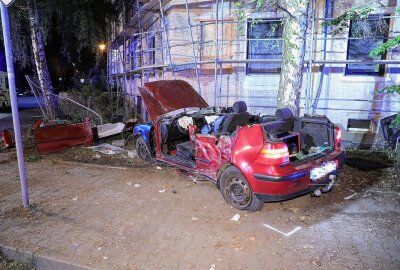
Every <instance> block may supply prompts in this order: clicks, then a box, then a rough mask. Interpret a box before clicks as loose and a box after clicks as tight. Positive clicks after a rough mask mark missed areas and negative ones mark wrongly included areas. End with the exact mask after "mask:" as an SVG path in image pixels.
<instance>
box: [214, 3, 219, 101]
mask: <svg viewBox="0 0 400 270" xmlns="http://www.w3.org/2000/svg"><path fill="white" fill-rule="evenodd" d="M218 4H219V1H218V0H215V9H216V11H215V64H214V106H215V107H217V68H218V60H219V49H218V37H219V33H218V18H219V15H218V13H219V6H218Z"/></svg>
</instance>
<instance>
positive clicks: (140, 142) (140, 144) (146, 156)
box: [136, 137, 152, 161]
mask: <svg viewBox="0 0 400 270" xmlns="http://www.w3.org/2000/svg"><path fill="white" fill-rule="evenodd" d="M136 152H137V155H138V157H139V158H141V159H143V160H146V161H151V159H152V158H151V152H150V150H149V147H148V146H147V144H146V142H145V141H144V139H143V138H142V137H139V138H137V139H136Z"/></svg>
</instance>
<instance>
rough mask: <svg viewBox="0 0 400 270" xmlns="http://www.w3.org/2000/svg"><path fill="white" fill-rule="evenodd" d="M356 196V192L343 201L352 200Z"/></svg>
mask: <svg viewBox="0 0 400 270" xmlns="http://www.w3.org/2000/svg"><path fill="white" fill-rule="evenodd" d="M357 194H358V193H357V192H356V193H354V194H352V195H350V196H347V197H346V198H344V199H345V200H350V199H352V198H354V197H355V196H356V195H357Z"/></svg>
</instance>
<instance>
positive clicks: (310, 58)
mask: <svg viewBox="0 0 400 270" xmlns="http://www.w3.org/2000/svg"><path fill="white" fill-rule="evenodd" d="M315 12H316V10H315V0H311V14H310V21H311V31H310V46H309V50H308V65H307V84H306V93H305V102H304V108H305V113H307V114H308V113H309V110H310V100H311V96H312V90H311V88H312V87H313V84H312V67H313V56H314V55H313V51H314V28H315Z"/></svg>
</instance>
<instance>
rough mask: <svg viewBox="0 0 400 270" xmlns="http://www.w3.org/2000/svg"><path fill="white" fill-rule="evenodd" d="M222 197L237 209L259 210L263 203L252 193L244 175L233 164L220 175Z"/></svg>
mask: <svg viewBox="0 0 400 270" xmlns="http://www.w3.org/2000/svg"><path fill="white" fill-rule="evenodd" d="M219 184H220V190H221V193H222V197H224V199H225V201H227V202H228V203H229V204H230V205H232V206H233V207H235V208H237V209H239V210H248V211H252V212H254V211H259V210H261V209H262V207H263V203H262V202H261V201H260V200H259V199H258V198H257V197H256V196H255V195H254V193H253V191H252V190H251V187H250V185H249V183H248V182H247V180H246V178H245V177H244V175H243V174H242V173H241V172H240V171H239V170H238V169H237V168H236V167H234V166H230V167H228V168H226V169H225V171H224V172H223V173H222V174H221V177H220V182H219Z"/></svg>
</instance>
